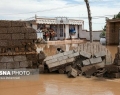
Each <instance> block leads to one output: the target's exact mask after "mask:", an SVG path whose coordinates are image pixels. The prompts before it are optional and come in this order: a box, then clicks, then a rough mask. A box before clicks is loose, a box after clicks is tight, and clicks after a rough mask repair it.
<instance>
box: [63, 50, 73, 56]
mask: <svg viewBox="0 0 120 95" xmlns="http://www.w3.org/2000/svg"><path fill="white" fill-rule="evenodd" d="M72 53H74V51H73V50H71V51H66V52H64V55H69V54H72Z"/></svg>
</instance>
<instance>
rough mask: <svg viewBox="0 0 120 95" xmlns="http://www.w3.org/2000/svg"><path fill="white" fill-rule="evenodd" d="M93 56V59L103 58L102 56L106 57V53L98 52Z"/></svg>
mask: <svg viewBox="0 0 120 95" xmlns="http://www.w3.org/2000/svg"><path fill="white" fill-rule="evenodd" d="M94 56H95V57H103V56H106V52H104V51H100V52H97V53H95V54H94Z"/></svg>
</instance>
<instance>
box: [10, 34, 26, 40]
mask: <svg viewBox="0 0 120 95" xmlns="http://www.w3.org/2000/svg"><path fill="white" fill-rule="evenodd" d="M12 39H13V40H15V39H24V34H12Z"/></svg>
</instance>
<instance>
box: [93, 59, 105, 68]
mask: <svg viewBox="0 0 120 95" xmlns="http://www.w3.org/2000/svg"><path fill="white" fill-rule="evenodd" d="M94 66H95V67H96V69H100V68H104V67H105V62H104V61H102V62H100V63H96V64H94Z"/></svg>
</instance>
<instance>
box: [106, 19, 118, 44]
mask: <svg viewBox="0 0 120 95" xmlns="http://www.w3.org/2000/svg"><path fill="white" fill-rule="evenodd" d="M106 40H107V44H116V45H118V44H120V19H108V20H107V24H106Z"/></svg>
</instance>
